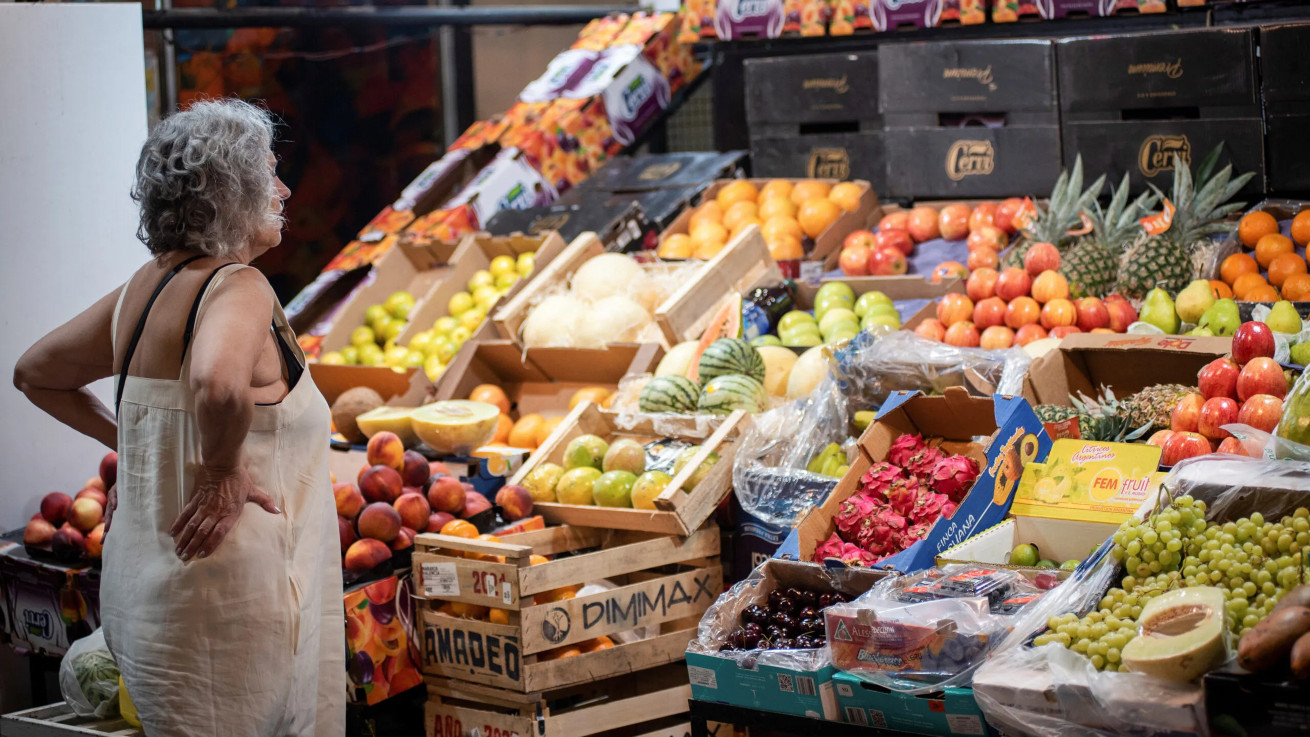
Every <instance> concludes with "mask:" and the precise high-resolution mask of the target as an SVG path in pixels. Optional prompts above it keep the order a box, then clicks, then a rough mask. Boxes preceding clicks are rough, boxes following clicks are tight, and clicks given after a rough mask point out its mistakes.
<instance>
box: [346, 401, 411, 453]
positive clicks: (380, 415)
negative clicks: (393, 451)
mask: <svg viewBox="0 0 1310 737" xmlns="http://www.w3.org/2000/svg"><path fill="white" fill-rule="evenodd" d="M413 411H414V408H413V407H387V406H383V407H378V408H377V409H372V410H369V411H368V412H365V413H364V414H362V415H360V416H358V417H356V418H355V424H356V425H358V426H359V431H360V432H362V433H364V436H365V437H368V438H371V437H373V436H374V435H377V434H378V433H380V432H384V431H385V432H393V433H395V434H396V436H397V437H399V438H400V442H402V443H404V444H405V447H406V448H412V447H414V446H415V445H418V435H415V434H414V427H413V425H412V424H411V423H410V421H409V416H410V414H411V413H412V412H413Z"/></svg>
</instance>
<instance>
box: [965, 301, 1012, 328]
mask: <svg viewBox="0 0 1310 737" xmlns="http://www.w3.org/2000/svg"><path fill="white" fill-rule="evenodd" d="M973 324H974V326H975V327H977V328H978V329H979V330H983V331H985V330H987V328H990V327H995V326H997V325H1004V324H1005V302H1003V301H1001V298H1000V297H988V298H987V299H984V300H983V301H981V302H979V303H978V304H976V305H974V306H973Z"/></svg>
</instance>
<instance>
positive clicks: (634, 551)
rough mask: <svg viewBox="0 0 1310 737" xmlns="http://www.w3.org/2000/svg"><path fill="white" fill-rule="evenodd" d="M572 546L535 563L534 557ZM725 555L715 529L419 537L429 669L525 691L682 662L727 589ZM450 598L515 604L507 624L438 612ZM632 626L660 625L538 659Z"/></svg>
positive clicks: (418, 584) (417, 562)
mask: <svg viewBox="0 0 1310 737" xmlns="http://www.w3.org/2000/svg"><path fill="white" fill-rule="evenodd" d="M465 553H476V554H481V555H485V556H502V557H503V560H504V562H500V561H497V560H494V559H493V560H487V559H478V560H475V559H472V558H468V557H464V554H465ZM569 553H572V554H573V555H569V556H568V557H563V558H559V557H557V558H556V559H555V560H551V561H549V562H546V563H541V564H539V565H531V564H530V560H529V556H532V555H544V556H552V555H555V556H558V555H560V554H569ZM718 553H719V530H718V528H717V527H707V528H705V529H703V530H699V531H697V532H696V533H695V534H693V535H691V536H689V537H685V538H683V537H674V536H669V535H651V534H645V533H634V532H629V531H621V530H601V529H594V528H581V527H569V526H561V527H550V528H547V529H544V530H535V531H532V532H523V533H518V534H514V535H506V536H505V537H504V538H502V542H500V543H494V542H483V541H480V540H469V539H466V538H458V537H448V536H445V535H433V534H423V535H419V536H418V537H417V538H416V539H415V552H414V592H415V593H414V595H415V597H416V598H417V599H418V601H419V603H420V605H421V606H420V607H419V612H420V619H421V621H422V624H423V629H424V634H423V655H424V657H423V660H424V672H425V673H428V674H429V675H437V676H440V677H446V678H458V679H459V680H460V681H467V682H473V683H479V684H483V685H488V686H495V687H499V688H506V689H512V690H513V691H517V692H520V693H530V692H535V691H540V690H542V689H548V688H561V687H564V686H569V685H574V684H577V683H582V682H586V681H591V680H595V679H597V678H605V677H609V676H612V675H619V674H623V673H628V672H631V671H634V670H639V669H643V668H650V667H652V666H655V665H659V664H662V663H669V662H673V661H676V660H680V659H681V658H682V656H683V652H684V651H685V650H686V646H687V643H688V642H689V641H690V640H691V639H692V638H693V637H694V636H695V628H696V626H697V624H698V623H699V621H700V615H701V614H702V613H703V612H704V611H705V610H706V609H708V608H709V606H710V604H712V603H713V602H714V600H715V598H716V597H717V596H718V594H719V592H720V590H721V589H722V586H723V570H722V568H721V567H720V566H719V563H718V558H717V556H718ZM601 579H605V580H608V581H610V582H611V583H613V584H614V585H615V586H616V588H613V589H610V590H608V591H603V592H598V593H591V594H587V595H585V596H576V597H574V598H568V599H560V600H558V601H554V602H546V603H542V604H536V603H534V599H535V595H538V594H546V593H547V592H550V591H552V590H554V589H560V588H563V587H568V586H572V587H574V588H575V589H578V588H581V586H582V585H583V584H586V583H588V582H594V581H599V580H601ZM452 602H462V603H464V604H473V605H478V606H486V607H496V608H499V609H504V610H508V611H507V615H508V621H509V623H508V624H493V623H491V622H489V621H485V620H479V619H466V618H460V617H456V616H452V615H451V614H447V613H443V612H442V611H441V608H442V607H443V606H445V605H447V604H450V603H452ZM635 628H656V629H657V630H658V632H657V633H656V634H655V635H654V636H652V637H647V638H645V639H642V640H637V641H632V642H628V643H626V644H621V640H619V639H615V643H616V644H615V647H613V648H609V649H605V650H596V651H594V652H589V653H583V654H581V655H575V656H572V657H567V658H557V659H553V660H552V659H549V655H546V656H544V657H543V654H546V653H548V651H552V650H556V649H557V648H564V647H568V646H570V645H575V644H578V643H583V642H586V641H588V640H592V639H595V638H597V637H601V636H607V637H611V639H614V637H615V636H616V635H618V634H619V633H623V632H627V631H629V630H632V629H635ZM648 633H649V630H648Z"/></svg>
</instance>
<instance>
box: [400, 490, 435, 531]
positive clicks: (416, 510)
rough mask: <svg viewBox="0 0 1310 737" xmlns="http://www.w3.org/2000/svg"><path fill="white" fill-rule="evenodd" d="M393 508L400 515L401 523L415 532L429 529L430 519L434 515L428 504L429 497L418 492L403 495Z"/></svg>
mask: <svg viewBox="0 0 1310 737" xmlns="http://www.w3.org/2000/svg"><path fill="white" fill-rule="evenodd" d="M391 506H393V507H395V508H396V513H397V514H399V515H400V523H401V524H403V525H404V526H406V527H409V528H411V529H414V530H421V529H423V528H424V527H427V524H428V517H429V516H430V515H431V514H432V506H431V505H430V504H428V499H427V497H425V496H423V495H422V494H419V493H417V492H415V493H413V494H401V495H400V498H398V499H396V501H395V502H393V503H392V505H391Z"/></svg>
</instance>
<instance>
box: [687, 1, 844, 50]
mask: <svg viewBox="0 0 1310 737" xmlns="http://www.w3.org/2000/svg"><path fill="white" fill-rule="evenodd" d="M796 1H797V2H798V0H796ZM792 4H793V0H787V2H786V3H785V4H784V2H783V0H759V1H756V2H750V1H748V0H718V2H717V3H714V4H713V5H712V6H711V7H713V11H712V16H713V26H714V32H713V35H714V37H715V38H718V39H719V40H722V41H732V40H736V39H745V38H778V37H779V36H781V35H782V32H783V25H784V21H785V20H786V16H787V14H788V13H787V10H788V8H787V6H790V5H792ZM796 23H797V24H798V27H797V30H799V23H800V17H799V15H798V16H797V18H796ZM702 33H703V31H702ZM818 35H820V36H822V35H823V32H822V31H820V32H819V34H818Z"/></svg>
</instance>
